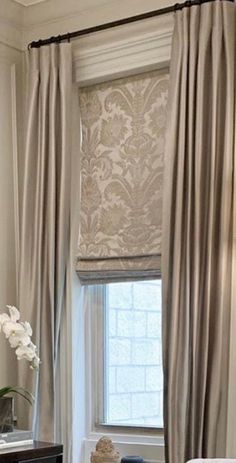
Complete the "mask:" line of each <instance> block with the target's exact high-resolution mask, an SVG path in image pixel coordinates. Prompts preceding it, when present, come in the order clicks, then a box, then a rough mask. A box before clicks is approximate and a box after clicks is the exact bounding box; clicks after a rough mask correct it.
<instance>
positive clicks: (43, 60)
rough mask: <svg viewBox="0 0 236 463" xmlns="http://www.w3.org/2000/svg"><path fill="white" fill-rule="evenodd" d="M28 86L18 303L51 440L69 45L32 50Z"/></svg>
mask: <svg viewBox="0 0 236 463" xmlns="http://www.w3.org/2000/svg"><path fill="white" fill-rule="evenodd" d="M27 86H28V88H27V91H28V106H27V128H26V132H27V133H26V158H25V166H24V184H23V188H24V191H23V204H22V230H21V243H20V244H21V249H20V250H21V255H20V280H19V296H20V297H19V299H20V304H19V305H20V309H21V310H22V312H24V316H25V318H26V319H27V320H30V321H31V322H32V325H33V328H34V336H33V337H34V340H35V342H36V343H37V344H38V345H39V348H40V350H39V355H40V358H41V360H42V364H41V365H40V370H39V375H38V378H37V381H36V383H37V384H36V398H37V400H36V409H35V412H36V414H35V424H36V435H37V437H38V438H40V439H41V440H46V441H50V440H54V438H55V431H56V425H57V423H56V420H55V417H56V416H59V415H60V413H59V414H58V410H56V406H55V404H56V394H55V392H56V378H59V375H58V366H59V357H60V356H59V339H60V324H61V314H62V310H63V311H64V310H68V309H70V307H69V303H70V302H69V301H70V300H71V298H70V296H69V294H68V291H70V283H69V279H70V274H71V252H70V251H71V246H72V242H71V239H72V221H73V207H72V189H71V187H72V170H73V169H74V165H73V162H74V161H73V159H74V156H73V155H72V152H73V146H72V145H73V143H72V138H73V133H72V132H73V130H72V114H73V111H72V106H73V105H72V101H74V100H75V99H76V97H74V98H73V97H72V91H74V90H73V87H72V55H71V45H70V44H60V45H55V44H54V45H50V46H47V47H42V48H40V49H32V50H30V51H29V56H28V82H27ZM77 104H78V101H77ZM78 132H79V128H78ZM68 342H69V341H68ZM26 378H27V379H26ZM34 379H35V376H31V377H29V375H28V376H26V372H25V371H24V372H21V384H22V385H24V386H26V387H28V388H29V389H31V388H32V382H33V381H34ZM24 412H25V410H24V409H20V411H18V416H19V421H20V422H21V423H22V422H23V423H24V424H25V422H26V423H27V422H28V417H25V416H24V415H25V413H24ZM23 418H25V420H24V421H23Z"/></svg>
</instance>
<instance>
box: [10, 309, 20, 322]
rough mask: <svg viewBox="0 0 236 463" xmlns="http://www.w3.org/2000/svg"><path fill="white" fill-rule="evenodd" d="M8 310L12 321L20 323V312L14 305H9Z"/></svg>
mask: <svg viewBox="0 0 236 463" xmlns="http://www.w3.org/2000/svg"><path fill="white" fill-rule="evenodd" d="M7 308H8V310H9V312H10V319H11V321H13V322H18V321H19V320H20V312H19V310H18V309H17V308H16V307H15V306H14V305H7Z"/></svg>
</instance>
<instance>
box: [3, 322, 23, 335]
mask: <svg viewBox="0 0 236 463" xmlns="http://www.w3.org/2000/svg"><path fill="white" fill-rule="evenodd" d="M2 331H3V333H4V334H5V336H6V338H7V339H8V338H10V336H17V335H20V334H21V333H22V334H23V333H25V329H24V327H23V326H22V325H21V324H20V323H17V322H12V321H11V320H7V321H5V322H4V323H3V325H2Z"/></svg>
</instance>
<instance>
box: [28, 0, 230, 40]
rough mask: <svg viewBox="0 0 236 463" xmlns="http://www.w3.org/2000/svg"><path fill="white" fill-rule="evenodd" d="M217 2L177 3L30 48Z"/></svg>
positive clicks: (198, 0)
mask: <svg viewBox="0 0 236 463" xmlns="http://www.w3.org/2000/svg"><path fill="white" fill-rule="evenodd" d="M212 1H216V0H192V1H191V0H190V1H189V0H188V1H186V2H184V3H176V4H175V5H171V6H168V7H166V8H160V9H159V10H154V11H148V12H147V13H142V14H137V15H136V16H130V17H128V18H124V19H118V20H117V21H111V22H108V23H104V24H99V25H98V26H93V27H88V28H87V29H81V30H79V31H74V32H68V33H67V34H62V35H57V36H56V37H54V36H53V37H50V38H48V39H42V40H37V41H34V42H31V43H30V44H29V45H28V48H40V47H42V46H43V45H50V44H51V43H60V42H63V41H68V42H70V40H71V39H75V38H77V37H81V36H83V35H88V34H93V33H94V32H100V31H105V30H106V29H112V28H113V27H117V26H123V25H124V24H131V23H133V22H136V21H142V20H144V19H149V18H154V17H155V16H161V15H162V14H168V13H173V12H175V11H178V10H182V9H183V8H186V7H190V6H194V5H202V4H203V3H208V2H212ZM226 1H229V2H232V3H233V2H234V0H226Z"/></svg>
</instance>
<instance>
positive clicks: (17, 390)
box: [0, 386, 34, 405]
mask: <svg viewBox="0 0 236 463" xmlns="http://www.w3.org/2000/svg"><path fill="white" fill-rule="evenodd" d="M11 393H14V394H18V395H20V396H21V397H23V398H24V399H25V400H27V402H29V403H30V405H32V404H33V402H34V396H33V395H32V394H31V393H30V392H29V391H27V389H24V388H23V387H19V386H6V387H3V388H1V389H0V397H5V396H6V395H8V394H11Z"/></svg>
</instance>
